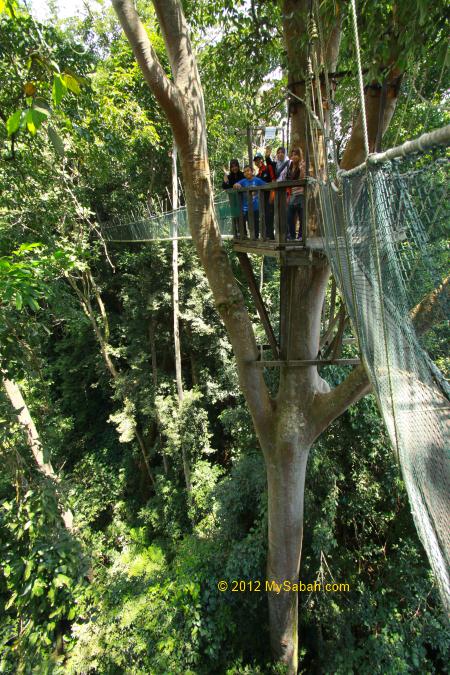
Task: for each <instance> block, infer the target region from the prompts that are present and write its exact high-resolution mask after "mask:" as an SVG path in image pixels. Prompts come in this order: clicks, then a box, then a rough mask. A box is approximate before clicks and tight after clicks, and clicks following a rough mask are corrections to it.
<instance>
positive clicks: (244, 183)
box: [233, 164, 266, 239]
mask: <svg viewBox="0 0 450 675" xmlns="http://www.w3.org/2000/svg"><path fill="white" fill-rule="evenodd" d="M244 176H245V178H244V179H243V180H240V181H239V183H235V184H234V186H233V187H234V188H236V189H237V188H251V187H254V186H255V187H256V186H257V185H265V184H266V183H265V182H264V181H263V180H261V178H258V176H254V175H253V169H252V167H251V166H250V165H249V164H247V165H246V166H244ZM252 204H253V218H254V224H255V239H259V198H258V193H253V197H252ZM242 212H243V215H244V223H248V200H247V194H246V193H244V195H243V199H242ZM250 234H251V233H250Z"/></svg>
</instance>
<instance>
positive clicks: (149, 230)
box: [102, 191, 239, 242]
mask: <svg viewBox="0 0 450 675" xmlns="http://www.w3.org/2000/svg"><path fill="white" fill-rule="evenodd" d="M214 207H215V211H216V216H217V221H218V223H219V228H220V232H221V235H222V236H223V237H232V235H233V217H235V216H236V210H237V215H239V206H238V202H237V194H236V193H231V191H230V194H229V195H228V194H226V193H225V194H224V193H221V194H220V195H219V196H218V197H217V198H216V200H215V201H214ZM102 234H103V237H104V238H105V240H106V241H112V242H113V241H116V242H139V241H165V240H168V239H174V238H175V237H176V238H178V239H190V238H191V233H190V230H189V222H188V217H187V209H186V207H185V206H182V207H181V208H179V209H177V210H176V211H170V212H168V213H158V214H155V213H150V212H149V211H146V210H145V209H142V210H141V211H139V212H133V213H130V216H129V218H127V219H126V221H125V222H115V223H114V222H113V223H111V224H107V225H103V226H102Z"/></svg>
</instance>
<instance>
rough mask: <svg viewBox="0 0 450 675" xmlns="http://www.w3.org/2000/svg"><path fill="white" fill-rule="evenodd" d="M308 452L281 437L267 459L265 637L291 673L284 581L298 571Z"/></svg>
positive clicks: (291, 610)
mask: <svg viewBox="0 0 450 675" xmlns="http://www.w3.org/2000/svg"><path fill="white" fill-rule="evenodd" d="M308 452H309V448H308V447H307V446H304V447H300V446H299V444H298V443H297V442H296V441H294V442H293V443H289V441H287V442H280V443H279V444H278V445H277V447H276V449H275V452H274V453H273V454H272V455H271V458H270V461H269V462H268V463H267V487H268V500H269V501H268V515H269V533H268V534H269V552H268V558H267V581H268V584H269V587H268V600H269V622H270V642H271V647H272V653H273V655H274V657H275V658H276V659H277V660H279V661H282V662H283V663H286V664H287V665H288V667H289V672H291V673H296V672H297V663H298V627H297V624H298V593H296V592H295V591H290V590H288V589H286V590H284V589H283V583H284V582H286V581H288V582H290V584H291V585H293V584H296V583H297V582H298V579H299V574H300V560H301V551H302V539H303V501H304V500H303V498H304V490H305V473H306V463H307V460H308ZM273 582H275V583H273ZM277 587H278V588H279V589H281V590H275V589H276V588H277Z"/></svg>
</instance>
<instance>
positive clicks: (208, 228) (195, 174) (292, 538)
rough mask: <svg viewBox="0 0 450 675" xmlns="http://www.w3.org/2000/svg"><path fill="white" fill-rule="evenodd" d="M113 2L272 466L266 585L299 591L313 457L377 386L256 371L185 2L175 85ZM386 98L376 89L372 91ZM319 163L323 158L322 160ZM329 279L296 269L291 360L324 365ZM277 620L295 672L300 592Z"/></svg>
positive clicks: (372, 118)
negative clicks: (270, 381)
mask: <svg viewBox="0 0 450 675" xmlns="http://www.w3.org/2000/svg"><path fill="white" fill-rule="evenodd" d="M238 4H239V3H238ZM113 5H114V8H115V10H116V13H117V15H118V17H119V20H120V22H121V24H122V27H123V29H124V31H125V33H126V35H127V37H128V39H129V41H130V44H131V46H132V49H133V52H134V55H135V57H136V60H137V61H138V63H139V65H140V68H141V70H142V73H143V75H144V78H145V80H146V81H147V84H148V85H149V87H150V88H151V90H152V91H153V93H154V95H155V97H156V98H157V100H158V102H159V104H160V105H161V107H162V108H163V110H164V111H165V113H166V115H167V118H168V120H169V122H170V124H171V127H172V130H173V134H174V138H175V142H176V144H177V147H178V152H179V158H180V164H181V170H182V174H183V179H184V185H185V196H186V205H187V210H188V217H189V223H190V228H191V233H192V238H193V241H194V243H195V246H196V248H197V252H198V255H199V257H200V260H201V263H202V265H203V267H204V270H205V273H206V276H207V278H208V281H209V284H210V287H211V289H212V292H213V295H214V299H215V303H216V306H217V309H218V311H219V313H220V316H221V317H222V320H223V322H224V324H225V327H226V330H227V332H228V335H229V338H230V341H231V344H232V347H233V351H234V354H235V358H236V364H237V370H238V374H239V381H240V386H241V389H242V392H243V394H244V396H245V398H246V401H247V404H248V407H249V410H250V413H251V416H252V419H253V423H254V427H255V430H256V434H257V436H258V439H259V442H260V445H261V449H262V452H263V455H264V458H265V464H266V471H267V484H268V516H269V523H268V528H269V533H268V534H269V537H268V540H269V551H268V561H267V578H268V580H269V581H275V582H277V583H278V584H280V583H281V582H283V581H284V580H289V581H291V582H292V583H295V582H296V581H297V580H298V577H299V570H300V558H301V546H302V535H303V496H304V483H305V472H306V464H307V460H308V453H309V450H310V448H311V446H312V444H313V443H314V441H315V439H317V437H318V436H319V435H320V434H321V433H322V432H323V431H324V430H325V429H326V428H327V427H328V426H329V424H331V422H332V421H333V420H334V419H336V417H338V416H339V415H340V414H342V413H343V412H344V411H345V410H346V409H347V408H348V406H349V405H351V404H352V403H354V402H356V401H357V400H358V399H359V398H360V397H361V396H363V395H364V394H365V393H367V391H368V390H369V385H368V380H367V377H366V374H365V371H364V369H363V368H362V367H358V368H356V369H355V370H354V371H353V372H352V373H351V374H350V375H349V376H348V377H347V379H346V380H345V381H344V382H343V383H342V384H340V385H339V386H337V387H336V388H334V389H333V390H331V389H330V387H329V385H328V384H327V383H326V382H325V381H324V380H323V379H322V378H321V377H320V376H319V374H318V371H317V367H315V366H311V367H307V368H295V367H291V366H289V365H288V363H286V364H285V365H284V366H283V368H282V369H281V373H280V383H279V388H278V393H277V395H276V396H275V397H273V396H271V395H270V392H269V390H268V387H267V385H266V383H265V381H264V377H263V374H262V370H261V369H260V368H258V367H257V364H256V361H257V359H258V351H257V346H256V340H255V335H254V332H253V328H252V323H251V319H250V316H249V313H248V311H247V308H246V306H245V303H244V298H243V296H242V293H241V291H240V289H239V286H238V285H237V283H236V280H235V278H234V275H233V273H232V270H231V266H230V263H229V261H228V258H227V255H226V252H225V249H224V247H223V244H222V241H221V238H220V233H219V228H218V224H217V220H216V215H215V212H214V206H213V194H212V186H211V175H210V168H209V161H208V152H207V132H206V116H205V106H204V99H203V90H202V85H201V81H200V77H199V72H198V68H197V62H196V56H195V53H194V49H193V45H192V42H191V37H190V30H189V26H188V23H187V20H186V17H185V14H184V12H183V5H182V3H181V1H180V0H153V5H154V7H155V10H156V14H157V18H158V22H159V26H160V29H161V33H162V36H163V38H164V42H165V46H166V50H167V55H168V58H169V62H170V67H171V75H172V77H171V78H169V77H168V75H167V73H166V72H165V71H164V69H163V67H162V65H161V63H160V61H159V59H158V57H157V55H156V53H155V50H154V48H153V46H152V44H151V42H150V40H149V37H148V33H147V31H146V30H145V28H144V26H143V25H142V23H141V21H140V19H139V17H138V14H137V12H136V9H135V7H134V5H133V3H132V2H131V0H113ZM280 5H281V12H282V16H283V33H284V42H285V48H286V53H287V65H288V81H289V83H292V88H293V93H294V94H295V96H296V97H298V98H300V99H301V100H304V99H305V82H306V80H307V76H308V71H309V66H308V61H309V57H310V46H309V44H308V39H307V36H308V22H309V19H310V13H311V6H312V4H311V3H310V2H308V1H307V0H284V1H283V2H281V3H280ZM381 5H382V3H377V7H376V11H374V14H375V15H376V14H377V12H381V9H383V8H384V10H385V13H387V15H388V19H390V20H391V22H392V25H393V28H392V31H393V32H392V35H391V36H390V38H389V45H390V46H392V53H387V54H385V52H384V51H383V56H382V62H380V61H378V65H379V69H378V72H377V73H374V74H373V77H374V79H373V83H376V82H378V80H377V77H378V78H379V79H382V80H383V81H384V82H385V87H384V90H385V91H386V90H387V91H388V92H389V94H388V98H389V104H386V101H385V103H384V104H383V107H382V108H381V105H382V104H381V98H380V96H377V97H373V96H372V95H371V91H372V89H370V88H369V89H368V90H367V93H366V103H367V110H368V117H369V145H370V147H371V148H373V147H374V145H375V143H376V141H377V139H378V140H379V137H380V134H381V135H382V133H383V132H384V131H385V129H386V128H387V125H388V123H389V120H390V118H391V117H392V113H393V110H394V109H395V104H396V100H397V96H398V83H399V79H400V78H401V69H400V68H399V67H398V65H397V62H398V58H397V54H395V53H394V46H396V45H397V44H398V41H397V42H396V39H395V35H396V34H397V33H398V31H399V30H400V28H401V27H403V25H402V24H401V23H400V24H399V18H400V20H401V19H402V18H405V16H406V15H405V11H406V10H405V8H403V7H401V10H402V11H399V9H398V7H396V8H394V9H392V8H391V10H389V8H387V5H386V6H384V4H383V7H382V8H381ZM255 6H257V3H252V9H253V11H254V10H255ZM330 8H331V10H333V8H334V11H330ZM380 8H381V9H380ZM325 9H326V10H327V12H325V13H324V15H323V23H322V26H321V29H322V30H324V32H325V38H326V56H324V58H323V59H322V66H323V67H324V68H325V69H326V71H327V72H328V71H329V70H330V69H331V70H334V68H335V66H336V63H337V59H338V53H339V45H340V41H341V33H340V30H341V21H342V17H341V15H340V11H341V10H340V6H338V5H337V4H336V3H330V7H328V5H327V3H326V7H325ZM381 13H382V12H381ZM256 19H257V16H256ZM368 53H370V50H368ZM378 89H379V87H378V86H377V87H375V84H373V90H374V91H375V90H376V91H378ZM380 91H381V90H380ZM298 98H296V99H295V101H298ZM385 98H386V97H385ZM372 99H376V100H372ZM305 115H306V110H305V107H304V106H302V105H300V106H299V105H298V104H296V105H293V106H292V139H293V140H294V141H295V143H296V144H300V145H301V146H302V147H303V148H304V149H306V146H307V144H309V145H311V144H312V142H313V139H312V138H311V137H310V136H309V132H308V131H307V129H308V126H307V125H306V120H305ZM317 150H319V148H317ZM316 156H317V157H319V160H318V161H320V153H319V152H317V153H316ZM363 158H364V144H363V134H362V125H361V121H360V119H359V118H357V119H356V122H355V124H354V125H353V128H352V133H351V136H350V140H349V142H348V144H347V148H346V150H345V152H344V156H343V161H342V164H343V166H344V167H345V168H350V167H351V166H355V165H357V164H358V163H360V161H361V160H362V159H363ZM316 164H317V161H316ZM317 168H319V167H317V166H316V169H317ZM329 275H330V269H329V266H328V264H327V262H326V260H325V259H324V258H321V257H318V256H317V257H316V256H314V257H313V258H312V263H311V265H309V266H305V267H290V268H287V271H286V274H285V278H284V282H283V283H284V291H283V292H284V293H286V297H287V298H290V299H291V300H290V303H289V305H288V308H287V326H288V334H287V344H286V359H287V361H288V362H289V361H291V360H307V359H315V358H316V356H317V353H318V350H319V343H320V321H321V312H322V306H323V302H324V297H325V291H326V288H327V283H328V279H329ZM269 615H270V635H271V643H272V649H273V653H274V656H275V657H276V658H277V659H278V660H281V661H283V662H285V663H286V664H288V667H289V672H292V673H295V672H296V671H297V662H298V647H297V644H298V637H297V622H298V598H297V594H296V593H290V592H280V593H275V592H272V593H269Z"/></svg>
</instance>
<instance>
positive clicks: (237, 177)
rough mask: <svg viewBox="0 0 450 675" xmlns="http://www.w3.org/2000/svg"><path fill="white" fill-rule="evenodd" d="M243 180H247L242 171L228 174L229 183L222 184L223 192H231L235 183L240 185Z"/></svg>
mask: <svg viewBox="0 0 450 675" xmlns="http://www.w3.org/2000/svg"><path fill="white" fill-rule="evenodd" d="M243 178H245V176H244V174H243V173H242V171H237V172H236V173H229V174H228V183H226V182H225V181H223V183H222V190H229V189H230V188H232V187H233V185H234V184H235V183H239V181H241V180H242V179H243Z"/></svg>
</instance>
